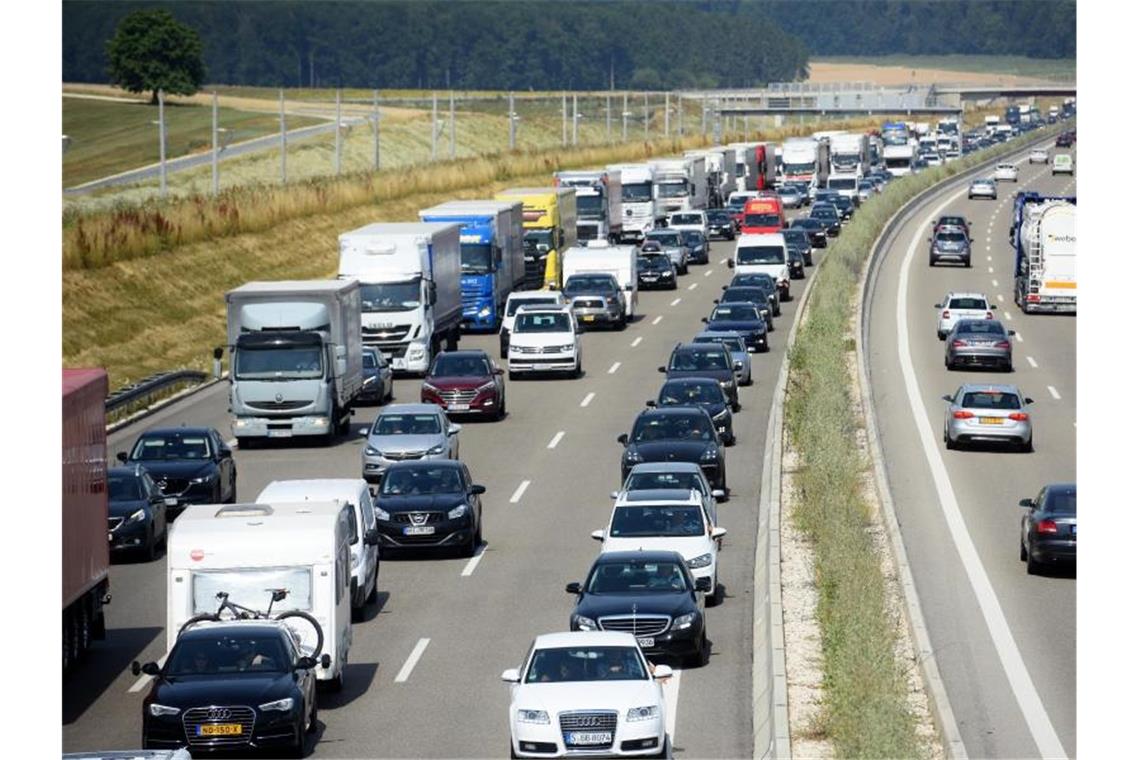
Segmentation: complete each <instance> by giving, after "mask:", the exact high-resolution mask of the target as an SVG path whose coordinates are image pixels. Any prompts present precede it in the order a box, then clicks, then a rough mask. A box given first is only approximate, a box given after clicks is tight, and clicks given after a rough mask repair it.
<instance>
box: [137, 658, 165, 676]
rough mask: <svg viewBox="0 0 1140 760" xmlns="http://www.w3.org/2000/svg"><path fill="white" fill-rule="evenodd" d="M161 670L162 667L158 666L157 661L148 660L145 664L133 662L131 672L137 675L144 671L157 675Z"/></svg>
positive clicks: (147, 673)
mask: <svg viewBox="0 0 1140 760" xmlns="http://www.w3.org/2000/svg"><path fill="white" fill-rule="evenodd" d="M161 672H162V668H160V667H158V663H157V662H148V663H145V664H143V665H142V666H139V664H138V662H137V661H136V662H132V663H131V674H132V675H136V676H137V675H138V674H139V673H144V674H146V675H148V676H157V675H158V674H159V673H161Z"/></svg>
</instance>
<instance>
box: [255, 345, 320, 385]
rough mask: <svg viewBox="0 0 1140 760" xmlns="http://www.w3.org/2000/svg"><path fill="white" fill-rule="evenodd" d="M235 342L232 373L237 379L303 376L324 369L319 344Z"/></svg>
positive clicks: (310, 375)
mask: <svg viewBox="0 0 1140 760" xmlns="http://www.w3.org/2000/svg"><path fill="white" fill-rule="evenodd" d="M238 346H239V347H238V350H237V351H236V352H235V354H236V355H235V358H234V376H235V377H236V378H237V379H239V380H284V379H289V380H294V379H296V380H306V379H315V378H318V377H320V376H321V375H322V374H323V373H324V371H323V352H322V351H321V347H320V346H319V345H309V346H275V345H266V346H256V347H254V346H243V345H241V344H240V343H239V344H238Z"/></svg>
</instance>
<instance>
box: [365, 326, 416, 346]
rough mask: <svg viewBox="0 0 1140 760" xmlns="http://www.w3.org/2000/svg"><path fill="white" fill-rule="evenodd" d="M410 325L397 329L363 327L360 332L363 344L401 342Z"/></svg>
mask: <svg viewBox="0 0 1140 760" xmlns="http://www.w3.org/2000/svg"><path fill="white" fill-rule="evenodd" d="M410 329H412V326H411V325H400V326H397V327H365V328H363V329H362V330H361V332H362V333H363V335H364V342H365V343H376V342H380V341H386V340H403V339H404V338H405V337H407V335H408V330H410Z"/></svg>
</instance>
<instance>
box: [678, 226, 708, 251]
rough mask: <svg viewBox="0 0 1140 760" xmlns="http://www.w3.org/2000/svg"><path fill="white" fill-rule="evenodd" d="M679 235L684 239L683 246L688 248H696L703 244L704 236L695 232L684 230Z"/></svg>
mask: <svg viewBox="0 0 1140 760" xmlns="http://www.w3.org/2000/svg"><path fill="white" fill-rule="evenodd" d="M681 235H682V237H684V238H685V245H687V246H689V247H690V248H697V247H698V246H702V245H704V244H705V236H704V235H702V234H701V233H699V232H697V231H696V230H686V231H685V232H683V233H681Z"/></svg>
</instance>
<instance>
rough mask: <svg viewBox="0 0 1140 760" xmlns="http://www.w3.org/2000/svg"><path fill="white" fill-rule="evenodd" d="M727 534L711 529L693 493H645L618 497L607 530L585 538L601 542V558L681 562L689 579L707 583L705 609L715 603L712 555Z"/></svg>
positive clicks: (625, 493)
mask: <svg viewBox="0 0 1140 760" xmlns="http://www.w3.org/2000/svg"><path fill="white" fill-rule="evenodd" d="M727 532H728V531H727V530H725V529H724V528H721V527H719V526H716V525H714V524H713V523H712V520H711V519H710V517H709V513H708V511H707V510H706V508H705V504H704V500H703V499H702V498H701V494H699V493H698V492H697V491H695V490H689V491H682V490H678V489H667V488H662V489H647V490H643V491H621V492H619V493H618V495H617V500H616V501H615V502H614V509H613V512H612V513H611V515H610V524H609V526H608V527H607V528H605V529H604V530H596V531H594V532H593V533H591V534H590V536H591V537H592V538H593V539H595V540H596V541H601V542H602V553H603V554H604V553H606V552H622V551H671V552H677V553H678V554H680V555H681V556H682V557H684V558H685V564H686V565H688V566H689V572H691V573H692V574H693V579H694V580H696V579H699V578H708V579H709V580H710V581H711V586H710V588H709V590H708V591H706V592H705V605H706V606H713V605H716V604H719V603H720V600H721V592H722V589H721V587H720V585H719V584H718V583H717V554H718V553H719V552H720V541H719V539H720V538H722V537H723V536H724V535H725V534H726V533H727Z"/></svg>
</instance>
